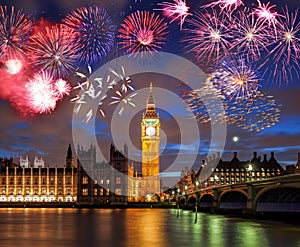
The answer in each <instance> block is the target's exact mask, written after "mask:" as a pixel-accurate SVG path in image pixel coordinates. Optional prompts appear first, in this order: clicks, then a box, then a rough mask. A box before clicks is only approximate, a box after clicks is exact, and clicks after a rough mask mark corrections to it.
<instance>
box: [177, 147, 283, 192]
mask: <svg viewBox="0 0 300 247" xmlns="http://www.w3.org/2000/svg"><path fill="white" fill-rule="evenodd" d="M214 162H217V166H216V167H215V168H213V171H211V172H210V173H209V175H208V177H207V178H206V179H205V180H204V181H200V174H201V171H203V170H204V169H205V168H206V167H209V165H210V164H211V163H214ZM284 172H285V171H284V169H283V168H282V167H281V166H280V164H279V163H278V162H277V160H276V159H275V156H274V152H271V157H270V159H269V160H268V159H267V155H266V154H265V155H264V158H263V160H261V158H260V157H258V156H257V153H256V152H254V153H253V157H252V159H251V160H249V161H240V160H239V159H238V156H237V152H234V154H233V158H232V160H231V161H223V160H222V159H220V157H219V156H218V155H214V156H213V157H208V159H207V160H205V161H203V164H202V166H201V167H200V169H199V171H198V172H197V173H196V174H195V172H194V171H190V172H189V173H188V174H186V176H184V177H183V178H182V179H181V180H180V181H179V182H178V183H177V185H176V188H177V189H179V190H180V192H181V193H184V192H185V193H189V192H191V191H194V190H197V189H200V188H206V187H210V186H220V185H228V184H236V183H243V182H247V181H253V180H262V179H266V178H270V177H275V176H280V175H283V174H284Z"/></svg>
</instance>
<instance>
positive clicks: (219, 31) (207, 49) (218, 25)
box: [183, 9, 231, 64]
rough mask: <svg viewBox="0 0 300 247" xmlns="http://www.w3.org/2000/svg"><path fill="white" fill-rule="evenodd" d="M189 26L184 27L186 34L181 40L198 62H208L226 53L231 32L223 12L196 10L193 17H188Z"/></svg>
mask: <svg viewBox="0 0 300 247" xmlns="http://www.w3.org/2000/svg"><path fill="white" fill-rule="evenodd" d="M187 23H188V24H190V27H189V28H187V29H185V31H186V33H187V35H186V37H185V38H184V40H183V42H185V43H186V44H187V45H186V46H187V51H188V52H191V53H193V54H195V58H196V60H197V62H199V63H201V64H202V63H205V64H207V63H209V62H212V61H216V60H218V59H219V58H220V57H221V55H223V54H227V53H228V48H229V46H230V39H231V34H230V31H229V27H230V23H229V22H228V18H227V17H226V15H224V14H217V12H216V10H214V9H212V11H211V13H209V12H208V11H207V10H206V11H205V13H202V12H197V13H196V14H195V15H194V18H193V19H188V20H187Z"/></svg>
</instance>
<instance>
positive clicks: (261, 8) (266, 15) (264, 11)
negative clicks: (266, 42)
mask: <svg viewBox="0 0 300 247" xmlns="http://www.w3.org/2000/svg"><path fill="white" fill-rule="evenodd" d="M257 2H258V7H257V8H256V9H255V10H254V13H255V14H256V15H257V17H258V20H262V21H264V22H267V23H268V24H269V26H271V25H273V27H274V29H275V31H276V23H277V17H278V13H277V12H275V11H274V10H273V8H275V7H276V5H270V3H267V4H262V3H261V2H260V0H257Z"/></svg>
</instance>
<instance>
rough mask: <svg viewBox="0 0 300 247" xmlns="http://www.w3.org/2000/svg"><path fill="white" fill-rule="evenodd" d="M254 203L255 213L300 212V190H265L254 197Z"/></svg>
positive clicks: (274, 188) (279, 188)
mask: <svg viewBox="0 0 300 247" xmlns="http://www.w3.org/2000/svg"><path fill="white" fill-rule="evenodd" d="M254 203H255V204H254V206H255V208H256V212H300V188H299V187H291V186H280V187H278V186H273V187H271V188H265V189H262V190H261V191H260V192H259V193H258V194H257V195H256V198H255V201H254Z"/></svg>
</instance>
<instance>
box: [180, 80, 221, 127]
mask: <svg viewBox="0 0 300 247" xmlns="http://www.w3.org/2000/svg"><path fill="white" fill-rule="evenodd" d="M181 98H182V99H183V101H184V102H185V103H186V105H187V106H186V110H187V111H188V112H191V113H192V118H195V119H196V120H197V121H198V122H199V123H201V124H205V123H208V122H210V121H213V122H214V123H225V122H226V120H225V119H224V115H223V112H222V111H220V107H218V102H220V100H221V101H222V100H223V98H224V96H223V95H222V94H221V90H220V89H218V88H216V87H215V86H214V85H213V84H212V83H211V81H210V80H208V79H207V80H206V81H205V82H203V83H202V86H201V88H199V89H194V90H191V89H190V88H187V89H186V90H184V91H183V93H182V94H181ZM204 102H205V104H204ZM207 109H210V112H208V110H207Z"/></svg>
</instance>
